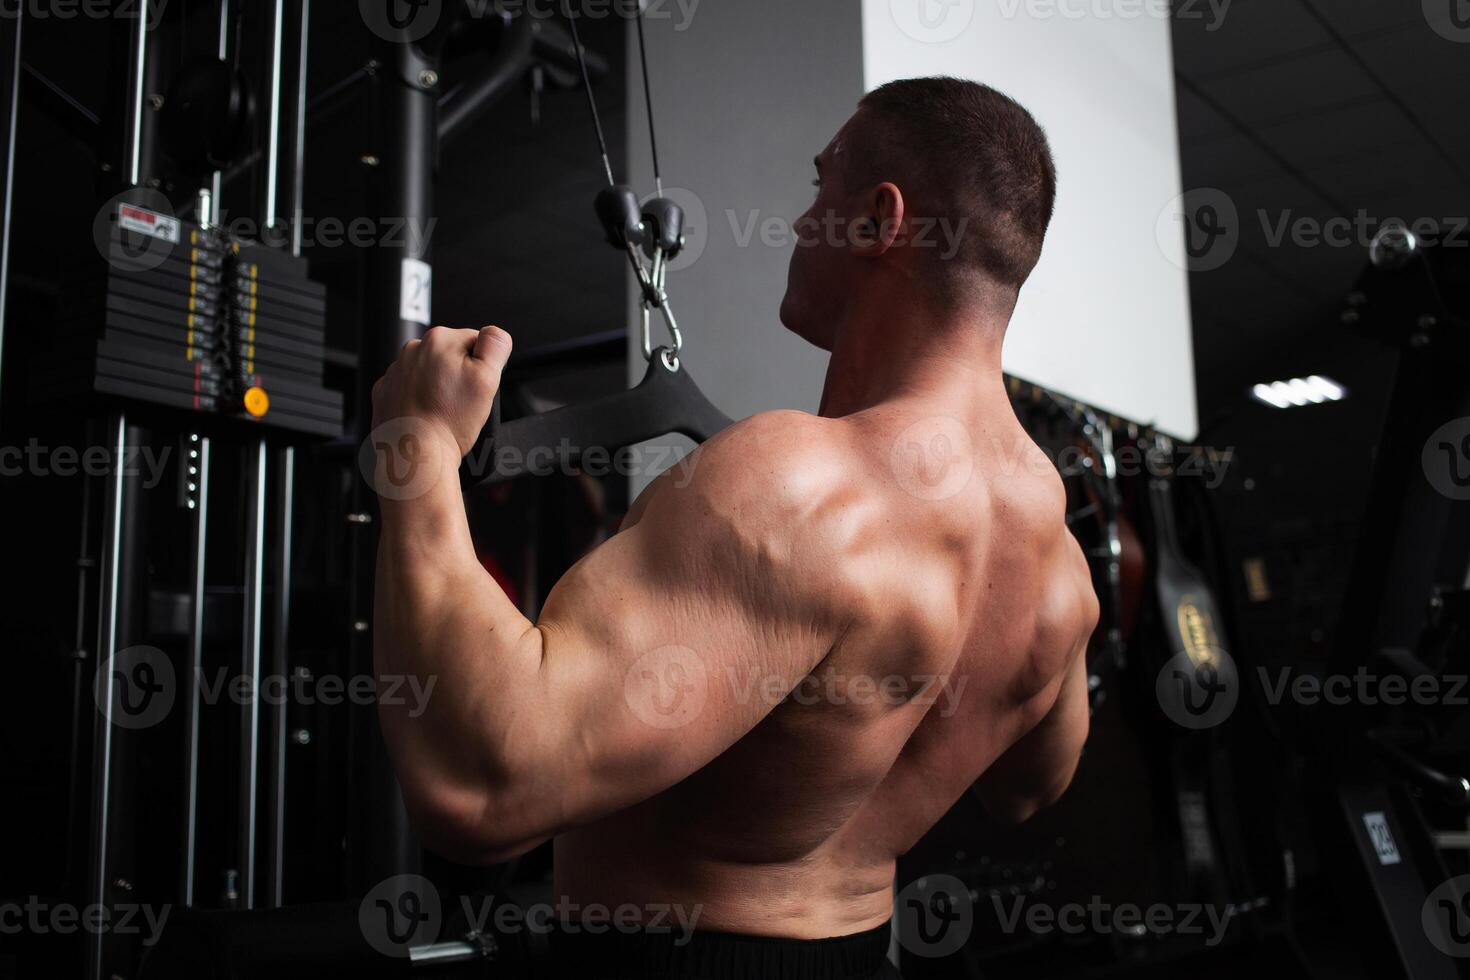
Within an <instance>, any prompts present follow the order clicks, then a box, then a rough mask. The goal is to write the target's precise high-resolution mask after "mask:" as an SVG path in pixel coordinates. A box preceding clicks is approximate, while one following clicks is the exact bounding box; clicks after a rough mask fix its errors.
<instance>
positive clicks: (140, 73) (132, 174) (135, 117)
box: [126, 0, 151, 187]
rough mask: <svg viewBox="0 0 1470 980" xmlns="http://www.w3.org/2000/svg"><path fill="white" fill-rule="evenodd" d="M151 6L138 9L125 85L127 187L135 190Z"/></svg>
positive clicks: (144, 4)
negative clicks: (129, 95) (128, 94)
mask: <svg viewBox="0 0 1470 980" xmlns="http://www.w3.org/2000/svg"><path fill="white" fill-rule="evenodd" d="M150 6H151V4H150V3H149V0H143V2H142V3H141V4H140V5H139V8H138V26H137V27H136V28H135V29H134V31H133V64H132V67H131V69H130V72H131V75H130V77H129V79H128V86H129V88H131V89H132V93H133V97H132V99H131V100H130V104H129V107H128V136H127V140H128V146H127V153H126V159H127V164H128V184H129V185H130V186H132V187H137V186H138V184H139V183H140V182H141V181H142V180H143V89H144V86H145V85H146V83H147V81H148V74H147V67H148V66H147V57H148V16H149V12H150V11H149V8H150Z"/></svg>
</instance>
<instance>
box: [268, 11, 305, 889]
mask: <svg viewBox="0 0 1470 980" xmlns="http://www.w3.org/2000/svg"><path fill="white" fill-rule="evenodd" d="M300 3H301V26H300V37H299V40H298V48H297V64H296V119H295V130H296V132H295V137H294V139H293V141H292V147H291V151H292V152H291V190H290V193H291V204H290V211H291V254H292V255H294V256H296V257H297V258H300V257H301V245H302V237H303V236H302V215H303V213H304V207H303V203H302V202H303V199H304V187H305V173H306V76H307V64H308V59H307V55H308V50H307V45H308V44H309V42H310V36H311V34H310V27H311V0H300ZM295 493H296V450H295V449H294V448H292V447H290V446H288V447H286V448H285V449H284V450H282V451H281V484H280V499H279V501H278V503H277V507H278V511H277V520H276V533H277V535H278V537H277V540H276V591H275V607H274V609H273V610H272V612H273V616H272V622H273V624H274V627H275V633H274V636H273V643H272V649H271V666H272V671H273V672H274V673H275V674H276V676H277V677H279V678H283V679H284V678H287V677H288V675H289V672H290V670H291V656H290V649H289V644H290V638H291V534H292V522H293V520H294V517H295V513H294V505H295ZM289 710H290V706H289V702H286V703H282V704H279V705H276V706H275V713H274V715H273V716H272V718H271V736H270V757H269V762H268V765H269V768H270V772H269V777H268V778H269V786H270V797H269V801H268V807H267V811H266V865H265V868H266V905H267V906H268V907H270V908H279V907H280V906H281V905H282V904H284V901H285V898H284V894H285V870H286V868H285V854H286V746H287V745H288V744H289V742H288V740H287V734H286V733H287V726H288V722H289V720H290V719H289V717H288V712H289Z"/></svg>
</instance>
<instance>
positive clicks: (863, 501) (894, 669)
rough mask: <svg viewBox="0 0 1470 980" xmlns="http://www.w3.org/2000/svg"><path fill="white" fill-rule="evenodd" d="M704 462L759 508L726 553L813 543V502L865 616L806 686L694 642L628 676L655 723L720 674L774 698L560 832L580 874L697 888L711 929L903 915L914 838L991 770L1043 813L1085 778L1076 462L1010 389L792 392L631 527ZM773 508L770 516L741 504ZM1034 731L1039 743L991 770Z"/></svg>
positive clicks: (1088, 604)
mask: <svg viewBox="0 0 1470 980" xmlns="http://www.w3.org/2000/svg"><path fill="white" fill-rule="evenodd" d="M997 408H998V409H999V411H996V410H995V409H997ZM982 418H983V422H982V421H979V420H980V419H982ZM752 450H755V455H753V456H752V455H751V453H752ZM711 469H712V470H715V471H716V472H714V473H711V472H709V470H711ZM694 481H700V482H701V483H705V484H710V483H713V484H714V485H715V489H714V490H713V491H711V492H713V493H715V494H717V495H718V496H719V498H720V499H721V500H722V501H723V502H724V506H717V507H714V508H711V513H710V515H709V519H710V520H713V521H722V520H729V521H730V522H731V523H732V525H734V524H736V523H737V522H739V532H738V536H739V538H740V541H739V543H738V544H736V545H734V546H732V547H730V548H728V549H722V553H721V554H720V555H718V556H716V560H717V561H721V562H725V563H735V564H738V565H741V566H743V567H742V568H741V569H740V571H739V572H738V573H737V574H736V575H735V577H736V578H739V577H740V576H741V575H745V576H748V577H749V578H750V579H751V580H752V582H753V583H754V582H755V579H757V578H759V577H761V575H762V572H763V569H762V567H761V566H762V564H763V563H766V564H775V565H779V564H780V563H783V562H788V561H797V560H802V558H803V557H805V556H797V555H793V554H791V548H792V547H793V542H794V540H795V532H796V529H797V527H798V523H797V522H800V524H799V526H800V527H801V529H802V530H801V532H800V533H801V535H802V537H803V538H804V539H805V540H806V541H807V542H810V541H811V540H812V529H813V528H814V527H815V528H817V529H818V534H817V539H818V540H819V541H820V542H821V544H820V547H821V548H822V549H823V550H825V551H826V554H825V555H824V556H823V562H824V567H826V568H827V569H829V570H830V574H827V575H821V574H818V575H813V576H810V577H809V578H808V579H807V580H806V582H807V586H808V587H809V588H810V589H811V590H813V591H816V592H822V591H831V592H835V593H837V594H839V595H840V599H839V600H838V601H839V602H840V603H842V604H845V605H847V606H849V607H852V608H850V610H849V612H850V619H849V620H848V622H849V625H848V626H847V627H846V628H845V629H844V632H843V634H842V635H841V636H840V638H838V639H837V641H836V642H835V643H833V644H832V645H831V648H830V651H829V652H828V653H827V655H826V656H825V657H823V658H822V659H821V662H820V663H819V664H818V665H817V666H816V668H815V669H813V670H812V671H811V672H810V673H809V674H807V676H806V677H805V678H804V679H802V680H801V681H800V682H799V683H798V684H797V685H796V687H795V688H794V689H791V690H787V689H786V688H787V687H788V685H787V684H783V683H780V679H779V678H776V677H773V676H771V675H770V674H769V673H763V671H762V668H761V666H760V658H759V657H757V658H755V659H754V660H753V661H752V662H749V663H742V662H740V661H739V659H738V658H735V659H727V660H721V661H720V662H718V663H716V664H714V665H713V666H710V665H709V661H708V660H707V659H705V658H703V657H702V656H701V655H700V654H698V653H696V652H695V651H693V650H680V651H674V652H672V653H664V654H661V655H660V656H658V657H656V658H654V659H653V660H651V661H649V662H647V663H644V664H642V665H641V666H639V667H636V668H635V669H634V670H632V671H630V673H629V676H628V678H627V685H628V689H627V692H626V695H627V696H628V697H629V698H630V699H633V700H635V701H638V702H639V703H640V708H641V710H642V712H643V713H644V714H647V715H649V721H650V723H651V724H656V725H663V724H667V725H669V726H671V727H675V728H677V727H678V726H680V725H682V724H687V723H689V722H690V721H691V720H692V717H693V714H694V713H697V712H698V711H699V710H702V707H703V705H705V704H707V703H718V702H719V701H720V700H721V698H713V699H711V698H709V697H708V692H709V690H710V689H713V688H717V687H718V688H728V689H729V691H731V692H733V696H734V697H735V698H736V699H740V700H744V701H747V702H755V703H764V704H766V705H768V706H772V707H771V709H770V711H769V714H767V715H765V717H764V719H763V720H762V721H760V722H759V724H757V725H756V727H755V728H754V729H752V730H751V731H750V732H749V733H748V734H746V735H745V736H744V737H743V738H741V739H740V740H739V741H738V742H736V743H735V744H734V745H732V746H730V747H729V748H728V749H727V750H725V751H724V752H723V753H722V754H720V755H719V756H718V757H717V758H715V759H714V760H713V761H712V762H710V763H709V764H708V765H706V766H704V767H703V768H702V769H700V770H699V771H697V772H695V773H694V774H693V775H691V776H689V777H688V778H686V779H684V780H683V781H681V782H679V783H678V784H676V785H674V786H673V787H671V788H669V789H668V790H666V791H664V792H662V793H659V794H657V795H656V796H654V797H652V798H651V799H648V800H646V801H644V802H641V803H639V804H637V805H635V806H633V807H631V808H629V809H627V810H624V811H622V812H620V813H616V814H613V815H611V816H609V817H606V818H604V819H602V820H600V821H597V822H595V823H593V824H590V825H588V826H585V827H581V828H578V829H576V830H572V831H570V832H568V833H564V834H563V835H561V836H560V837H558V838H557V841H556V878H557V882H556V885H557V894H558V895H560V896H565V897H566V899H567V900H569V901H570V902H571V903H573V905H574V906H583V907H586V906H589V905H596V906H603V907H606V908H617V907H623V906H629V905H631V906H637V907H640V908H643V909H648V908H651V907H662V906H675V907H679V908H683V909H697V910H698V914H699V925H700V927H701V928H707V929H716V930H721V931H727V932H740V933H747V934H755V935H772V936H788V937H798V938H821V937H827V936H840V935H848V934H851V933H854V932H858V931H860V930H864V929H868V928H871V927H874V926H877V925H880V924H881V923H883V922H884V921H886V920H887V918H888V917H889V915H890V914H891V911H892V886H893V874H894V859H895V858H896V856H897V855H899V854H901V853H903V852H904V851H906V850H908V849H909V848H910V847H912V846H913V844H914V843H915V842H916V841H917V840H918V839H919V837H920V836H922V835H923V833H924V832H926V831H927V830H928V829H929V827H931V826H932V825H933V824H934V822H935V821H937V820H938V819H939V817H940V816H942V815H943V814H944V812H945V811H946V810H948V809H949V807H950V806H951V805H952V804H953V803H954V801H955V800H956V799H957V798H958V797H959V796H960V794H962V793H963V792H964V791H965V790H966V789H967V788H968V787H970V786H971V785H972V784H974V783H976V780H977V779H980V780H981V781H980V785H979V787H978V788H979V789H980V790H981V791H982V793H985V792H986V791H987V790H989V792H988V793H987V794H986V795H988V796H989V797H990V798H991V799H992V800H993V801H994V802H995V803H996V805H998V806H999V807H1000V808H1002V809H1005V810H1007V811H1013V810H1015V809H1016V808H1017V807H1020V808H1022V812H1021V813H1018V814H1016V815H1018V816H1024V814H1025V812H1028V811H1027V809H1026V808H1027V807H1028V806H1029V807H1030V808H1034V806H1035V805H1040V804H1041V803H1045V802H1050V799H1049V798H1050V797H1054V796H1055V794H1056V793H1059V792H1060V790H1061V788H1063V787H1064V786H1065V785H1066V782H1067V781H1068V780H1069V778H1070V775H1071V769H1072V767H1073V766H1074V765H1075V760H1076V753H1077V751H1078V750H1080V743H1081V739H1082V738H1083V737H1084V736H1085V732H1086V702H1085V686H1086V685H1085V677H1081V676H1079V672H1080V671H1081V670H1082V669H1083V667H1082V657H1081V653H1082V651H1083V649H1084V647H1085V644H1086V641H1087V637H1088V635H1089V634H1090V632H1091V630H1092V627H1093V625H1094V624H1095V622H1096V617H1097V605H1096V599H1095V597H1094V596H1093V592H1092V588H1091V584H1090V581H1089V579H1088V571H1087V566H1086V563H1085V561H1084V559H1083V557H1082V554H1081V552H1080V550H1079V549H1078V547H1077V545H1076V543H1075V541H1074V540H1073V539H1072V538H1071V536H1070V534H1068V533H1067V531H1066V527H1065V521H1064V512H1063V511H1064V496H1063V492H1062V487H1061V483H1060V480H1059V478H1058V476H1057V474H1056V471H1055V469H1054V468H1053V467H1052V466H1051V464H1050V463H1049V461H1048V460H1047V459H1046V457H1045V456H1044V455H1043V454H1042V453H1041V451H1040V450H1039V449H1038V448H1037V447H1036V446H1035V444H1034V443H1033V442H1031V440H1030V439H1029V437H1027V435H1026V434H1025V432H1024V431H1023V430H1022V429H1021V427H1020V425H1019V424H1018V423H1017V422H1016V421H1015V418H1014V416H1013V415H1012V414H1011V413H1010V411H1009V408H1008V406H1003V405H992V406H990V410H988V411H987V412H986V413H985V414H984V415H976V416H974V418H972V419H971V420H970V421H964V422H962V421H960V420H959V419H956V418H953V417H951V416H949V415H945V414H942V413H936V412H935V411H934V406H933V404H932V403H931V404H929V405H925V404H923V403H917V402H912V401H910V402H905V401H891V402H887V403H885V404H883V405H881V406H879V407H877V408H874V409H870V410H868V411H866V412H861V413H858V414H855V415H851V416H847V417H845V418H841V419H825V418H816V417H812V416H807V415H802V414H799V413H793V412H781V413H769V414H766V415H762V416H757V417H755V418H752V419H750V420H747V421H746V422H744V423H741V424H740V425H739V426H737V427H736V429H735V430H734V431H732V432H731V433H730V434H728V435H727V436H724V437H722V438H720V439H718V440H716V441H715V442H714V443H712V444H710V445H709V446H707V447H705V449H704V450H701V453H699V454H696V455H695V456H693V457H691V459H690V460H689V461H688V463H687V465H686V467H683V468H681V469H679V470H676V471H673V472H671V473H669V474H666V475H665V476H664V477H663V478H662V479H661V480H660V481H658V482H657V483H656V484H655V485H654V486H653V487H651V488H650V489H649V491H648V492H647V493H646V494H645V495H644V497H643V498H640V500H639V502H638V503H637V504H636V505H635V508H634V511H633V513H631V514H630V515H629V520H628V523H627V525H626V526H632V525H634V524H636V523H637V522H638V521H639V520H640V519H642V517H643V514H644V512H645V510H652V511H654V512H655V513H657V511H658V510H659V509H660V508H661V506H667V503H668V502H667V500H660V499H659V498H660V496H661V495H667V494H678V493H681V492H687V488H688V485H691V484H692V483H693V482H694ZM773 497H774V498H778V499H779V500H780V501H784V513H783V507H782V506H780V505H778V506H777V507H775V508H772V507H771V506H770V502H771V498H773ZM755 498H759V499H761V500H762V505H761V506H760V507H759V508H749V509H747V508H746V507H744V506H742V501H744V500H748V499H755ZM752 512H759V513H761V514H762V515H766V516H765V518H764V519H763V520H758V521H755V522H754V524H755V526H751V523H752V522H751V521H749V520H745V521H743V522H741V521H740V518H741V516H742V515H748V514H750V513H752ZM783 517H784V518H785V520H783V519H782V518H783ZM626 526H625V527H626ZM728 574H729V570H728V568H727V569H724V570H722V573H721V575H720V576H719V577H720V578H721V579H725V578H726V577H727V575H728ZM772 574H774V575H779V574H780V572H779V571H776V570H774V569H773V570H772ZM752 587H758V584H753V586H752ZM723 639H725V640H727V641H732V642H733V643H734V644H739V643H741V642H744V641H745V640H747V639H748V638H742V637H726V638H723ZM721 640H722V637H720V636H710V637H708V638H707V644H706V649H715V648H718V647H719V646H720V644H721ZM1069 678H1070V679H1069ZM1064 682H1065V685H1064ZM1063 693H1065V696H1064V697H1059V694H1063ZM1054 706H1055V709H1056V710H1055V711H1054V710H1053V708H1054ZM661 711H662V712H666V713H667V714H666V715H665V716H662V717H661V716H660V715H659V714H658V713H659V712H661ZM1043 720H1045V724H1041V723H1042V722H1043ZM1028 732H1035V733H1036V734H1035V735H1033V736H1031V737H1030V738H1028V739H1027V740H1025V741H1022V737H1023V736H1025V735H1027V733H1028ZM1018 742H1020V744H1019V745H1017V743H1018ZM1030 743H1037V744H1030ZM1013 745H1016V746H1017V749H1016V753H1015V755H1016V756H1025V759H1024V760H1022V761H1020V762H1017V761H1015V760H1014V759H1010V758H1008V759H1006V761H1005V763H1003V764H1002V765H1001V766H998V767H996V768H997V769H999V770H1002V772H1000V773H999V774H998V775H996V776H987V777H986V778H985V779H981V776H982V773H985V771H986V770H987V768H990V767H991V766H992V763H995V762H996V760H997V759H1001V758H1002V757H1003V755H1004V754H1005V753H1006V752H1007V750H1008V749H1010V748H1011V747H1012V746H1013ZM1012 768H1014V769H1015V770H1017V774H1016V775H1011V774H1010V773H1008V772H1006V771H1004V770H1009V769H1012ZM1037 776H1039V777H1040V779H1039V781H1037V780H1036V777H1037ZM987 781H989V782H992V783H993V785H992V786H987ZM1028 781H1032V782H1033V785H1025V784H1026V783H1027V782H1028Z"/></svg>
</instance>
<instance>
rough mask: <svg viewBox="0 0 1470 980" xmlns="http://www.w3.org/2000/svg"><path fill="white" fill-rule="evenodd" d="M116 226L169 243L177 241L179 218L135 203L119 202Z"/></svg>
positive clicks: (176, 242)
mask: <svg viewBox="0 0 1470 980" xmlns="http://www.w3.org/2000/svg"><path fill="white" fill-rule="evenodd" d="M117 224H118V227H120V228H124V229H126V230H128V231H136V232H138V233H139V234H142V235H147V236H149V237H150V238H159V239H162V240H163V241H166V242H169V243H170V244H174V245H177V244H178V242H179V219H177V218H170V217H168V216H167V215H163V214H158V213H156V212H153V211H149V210H148V209H146V208H140V207H138V206H137V205H135V204H119V205H118V208H117Z"/></svg>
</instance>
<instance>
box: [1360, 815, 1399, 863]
mask: <svg viewBox="0 0 1470 980" xmlns="http://www.w3.org/2000/svg"><path fill="white" fill-rule="evenodd" d="M1363 826H1365V827H1367V828H1368V839H1369V840H1371V841H1372V842H1373V849H1374V850H1375V851H1377V852H1378V863H1379V864H1398V863H1399V860H1400V859H1399V846H1398V845H1397V844H1395V843H1394V840H1393V832H1392V831H1391V830H1389V829H1388V817H1386V816H1384V814H1383V811H1382V810H1374V811H1373V812H1372V813H1365V814H1363Z"/></svg>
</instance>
